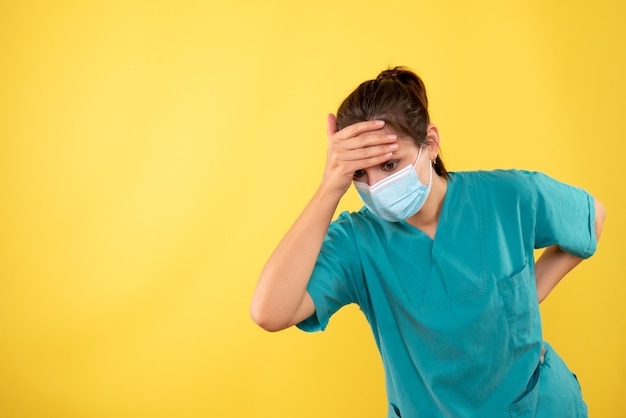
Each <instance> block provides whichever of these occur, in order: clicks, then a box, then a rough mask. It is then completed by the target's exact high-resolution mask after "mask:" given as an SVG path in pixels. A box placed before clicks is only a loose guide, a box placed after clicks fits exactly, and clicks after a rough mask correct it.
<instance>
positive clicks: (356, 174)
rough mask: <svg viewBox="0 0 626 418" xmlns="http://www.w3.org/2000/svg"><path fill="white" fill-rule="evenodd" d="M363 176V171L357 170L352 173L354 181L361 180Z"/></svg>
mask: <svg viewBox="0 0 626 418" xmlns="http://www.w3.org/2000/svg"><path fill="white" fill-rule="evenodd" d="M364 175H365V170H357V171H355V172H354V174H353V177H354V178H355V179H358V178H361V177H363V176H364Z"/></svg>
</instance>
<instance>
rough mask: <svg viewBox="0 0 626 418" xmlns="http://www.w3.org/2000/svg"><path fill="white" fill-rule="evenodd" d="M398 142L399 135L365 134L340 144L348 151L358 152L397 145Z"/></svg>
mask: <svg viewBox="0 0 626 418" xmlns="http://www.w3.org/2000/svg"><path fill="white" fill-rule="evenodd" d="M397 141H398V135H395V134H387V133H379V134H377V133H371V134H364V135H360V136H357V137H354V138H349V139H345V140H342V141H340V142H339V144H340V146H341V147H342V148H345V149H348V150H356V149H360V148H369V147H374V146H378V145H385V144H395V143H397Z"/></svg>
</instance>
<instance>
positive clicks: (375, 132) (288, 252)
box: [250, 115, 397, 331]
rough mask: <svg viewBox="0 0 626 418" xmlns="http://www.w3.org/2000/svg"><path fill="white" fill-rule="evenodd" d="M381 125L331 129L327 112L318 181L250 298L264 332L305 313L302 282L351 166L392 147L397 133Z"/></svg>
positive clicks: (307, 301)
mask: <svg viewBox="0 0 626 418" xmlns="http://www.w3.org/2000/svg"><path fill="white" fill-rule="evenodd" d="M383 126H384V124H381V123H380V122H376V121H367V122H360V123H356V124H354V125H351V126H348V127H346V128H344V129H342V130H341V131H339V132H337V129H336V121H335V117H334V116H333V115H329V117H328V155H327V160H326V167H325V169H324V175H323V177H322V182H321V184H320V186H319V188H318V189H317V191H316V193H315V194H314V196H313V198H312V199H311V200H310V201H309V203H308V204H307V206H306V207H305V208H304V210H303V211H302V213H301V214H300V216H299V217H298V219H297V220H296V221H295V223H294V224H293V225H292V227H291V228H290V229H289V231H287V233H286V234H285V236H284V237H283V239H282V240H281V241H280V243H279V244H278V246H277V247H276V249H275V250H274V252H273V253H272V255H271V256H270V258H269V260H268V261H267V263H266V265H265V267H264V268H263V271H262V272H261V276H260V277H259V280H258V283H257V287H256V289H255V291H254V295H253V297H252V303H251V305H250V314H251V316H252V319H253V320H254V322H256V323H257V324H258V325H259V326H260V327H262V328H264V329H266V330H268V331H279V330H281V329H285V328H288V327H290V326H292V325H294V324H297V323H299V322H300V321H302V320H304V319H306V318H308V317H309V316H311V315H312V314H313V313H314V312H315V306H314V304H313V300H312V299H311V296H310V295H309V294H308V293H307V291H306V287H307V284H308V282H309V278H310V277H311V274H312V272H313V268H314V267H315V262H316V260H317V257H318V254H319V252H320V249H321V247H322V243H323V240H324V236H325V235H326V232H327V230H328V225H329V224H330V222H331V220H332V217H333V215H334V212H335V210H336V209H337V205H338V204H339V201H340V200H341V198H342V197H343V195H344V194H345V192H346V191H347V190H348V188H349V187H350V184H351V183H352V178H353V174H354V172H355V171H356V170H359V169H362V168H367V167H370V166H375V165H378V164H382V163H384V162H385V161H387V160H389V159H390V158H391V153H392V152H393V151H395V149H397V144H396V140H397V138H396V137H395V136H393V135H387V134H386V133H384V131H381V128H383Z"/></svg>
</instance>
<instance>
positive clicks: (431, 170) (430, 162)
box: [413, 145, 433, 186]
mask: <svg viewBox="0 0 626 418" xmlns="http://www.w3.org/2000/svg"><path fill="white" fill-rule="evenodd" d="M422 148H424V145H422V146H420V150H419V151H418V152H417V158H416V159H415V164H413V168H414V169H415V174H417V162H418V161H419V160H420V155H422ZM428 165H429V166H430V180H429V181H428V184H427V185H426V186H432V185H433V162H432V161H431V160H428ZM417 180H418V181H419V176H418V177H417ZM420 183H421V181H420Z"/></svg>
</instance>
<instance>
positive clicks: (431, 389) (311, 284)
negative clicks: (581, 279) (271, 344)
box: [251, 67, 605, 418]
mask: <svg viewBox="0 0 626 418" xmlns="http://www.w3.org/2000/svg"><path fill="white" fill-rule="evenodd" d="M328 138H329V141H328V154H327V161H326V167H325V171H324V175H323V178H322V181H321V184H320V186H319V188H318V189H317V191H316V193H315V194H314V196H313V198H312V199H311V201H310V202H309V203H308V205H307V206H306V207H305V208H304V210H303V211H302V214H301V215H300V216H299V218H298V219H297V220H296V222H295V223H294V224H293V226H292V227H291V228H290V230H289V231H288V232H287V234H286V235H285V236H284V238H283V239H282V240H281V242H280V243H279V245H278V247H277V248H276V250H275V251H274V253H273V254H272V256H271V257H270V259H269V260H268V262H267V264H266V266H265V268H264V269H263V271H262V273H261V276H260V278H259V282H258V285H257V288H256V290H255V293H254V297H253V300H252V305H251V314H252V317H253V319H254V321H255V322H256V323H257V324H259V325H260V326H261V327H263V328H264V329H266V330H268V331H277V330H281V329H284V328H287V327H290V326H292V325H297V326H298V327H299V328H301V329H303V330H306V331H315V330H323V329H324V328H325V327H326V325H327V323H328V320H329V318H330V316H331V315H332V314H333V313H334V312H336V311H337V310H338V309H339V308H340V307H341V306H343V305H345V304H348V303H357V304H359V306H360V308H361V310H362V311H363V312H364V313H365V316H366V317H367V319H368V321H369V323H370V326H371V329H372V332H373V334H374V338H375V340H376V344H377V346H378V349H379V351H380V354H381V357H382V360H383V363H384V368H385V376H386V386H387V396H388V399H389V412H388V416H389V417H481V418H482V417H505V416H514V417H550V418H553V417H586V416H587V408H586V405H585V403H584V402H583V400H582V395H581V392H580V387H579V385H578V382H577V380H576V377H575V376H574V375H573V374H572V373H571V372H570V371H569V370H568V369H567V367H566V365H565V364H564V363H563V361H562V360H561V359H560V358H559V357H558V355H557V354H556V353H555V352H554V351H553V350H552V348H551V347H550V346H549V345H548V344H547V343H544V342H543V341H542V334H541V320H540V313H539V302H541V301H542V300H543V299H544V298H545V297H546V296H547V295H548V294H549V293H550V291H551V290H552V289H553V288H554V287H555V286H556V285H557V283H558V282H559V280H560V279H561V278H563V276H565V274H567V273H568V272H569V271H570V270H571V269H572V268H574V267H575V266H576V265H577V264H578V263H579V262H580V261H581V260H582V259H584V258H587V257H589V256H591V255H592V254H593V253H594V251H595V249H596V242H597V239H598V238H599V236H600V232H601V230H602V225H603V222H604V217H605V211H604V208H603V206H602V205H601V204H600V203H599V202H598V201H597V200H595V199H594V198H593V197H592V196H590V195H589V194H588V193H587V192H585V191H584V190H582V189H579V188H576V187H573V186H569V185H565V184H563V183H560V182H558V181H556V180H553V179H551V178H549V177H547V176H545V175H543V174H541V173H535V172H525V171H515V170H506V171H505V170H496V171H476V172H458V173H448V172H447V171H446V169H445V166H444V164H443V161H442V160H441V158H440V156H439V132H438V131H437V128H436V126H435V125H433V124H431V123H430V119H429V116H428V101H427V97H426V91H425V88H424V84H423V83H422V81H421V79H420V78H419V77H418V76H417V75H416V74H414V73H412V72H411V71H409V70H408V69H406V68H404V67H396V68H394V69H390V70H386V71H383V72H382V73H381V74H380V75H379V76H378V77H377V78H376V79H375V80H370V81H366V82H364V83H363V84H361V85H360V86H359V87H358V88H357V89H356V90H355V91H354V92H352V93H351V94H350V95H349V96H348V98H346V100H345V101H344V102H343V103H342V105H341V106H340V107H339V110H338V112H337V117H336V118H335V117H334V116H333V115H329V117H328ZM352 183H353V184H354V185H355V187H356V189H357V191H358V193H359V196H360V197H361V199H362V200H363V202H364V203H365V207H363V208H362V209H361V210H359V211H358V212H354V213H347V212H344V213H342V214H340V216H339V217H338V219H337V220H335V221H333V222H331V221H332V216H333V213H334V211H335V209H336V208H337V204H338V203H339V200H340V199H341V197H342V196H343V195H344V193H345V192H346V190H347V189H348V188H349V187H350V184H352ZM544 247H547V248H546V249H545V251H544V252H543V254H542V256H541V257H540V258H539V259H538V260H537V261H536V262H535V260H534V257H533V250H534V249H535V248H544Z"/></svg>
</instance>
